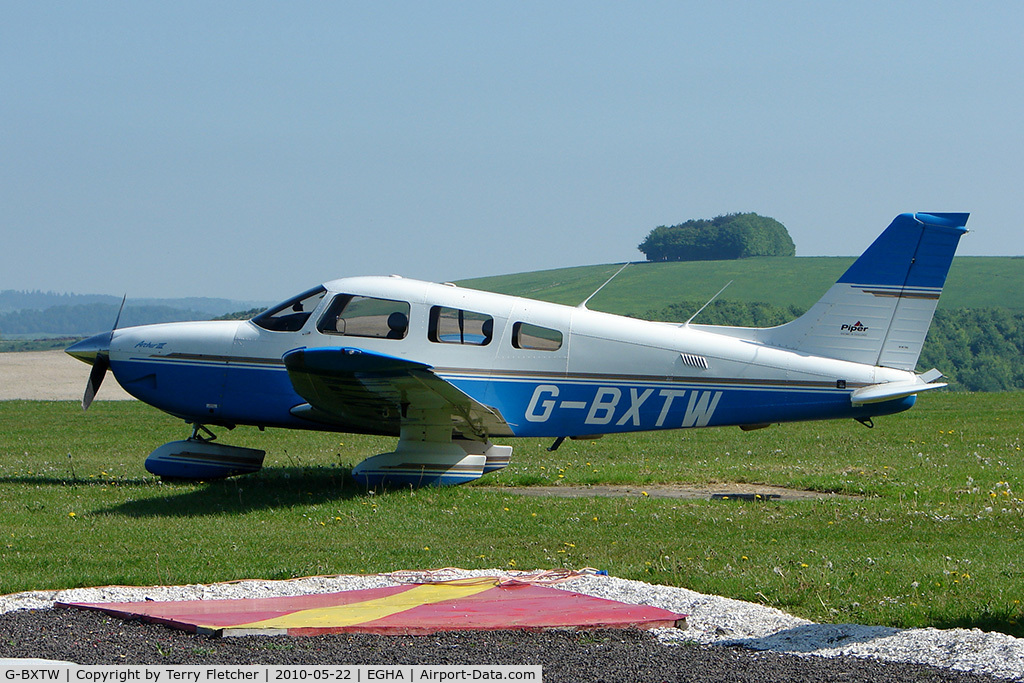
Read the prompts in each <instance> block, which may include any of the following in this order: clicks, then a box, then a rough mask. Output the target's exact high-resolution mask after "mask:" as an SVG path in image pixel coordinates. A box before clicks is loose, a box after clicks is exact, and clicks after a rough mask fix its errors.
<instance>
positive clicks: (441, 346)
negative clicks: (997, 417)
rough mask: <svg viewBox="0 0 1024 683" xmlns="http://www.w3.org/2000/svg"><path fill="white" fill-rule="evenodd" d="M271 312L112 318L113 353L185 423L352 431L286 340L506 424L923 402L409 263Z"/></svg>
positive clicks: (604, 428)
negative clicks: (443, 392)
mask: <svg viewBox="0 0 1024 683" xmlns="http://www.w3.org/2000/svg"><path fill="white" fill-rule="evenodd" d="M342 304H344V305H342ZM350 311H357V312H352V313H351V314H350V313H349V312H350ZM268 314H270V315H268ZM268 314H264V315H263V316H258V317H257V318H255V319H254V320H248V321H210V322H190V323H167V324H159V325H146V326H141V327H130V328H124V329H120V330H116V331H115V332H114V333H113V336H112V338H111V339H110V340H109V358H110V367H111V369H112V370H113V373H114V375H115V377H116V378H117V380H118V382H119V383H120V384H121V385H122V386H123V387H124V388H125V389H126V390H127V391H128V392H129V393H131V394H132V395H133V396H135V397H137V398H139V399H140V400H142V401H145V402H146V403H149V404H151V405H153V406H155V407H157V408H159V409H161V410H163V411H166V412H168V413H170V414H172V415H175V416H178V417H181V418H182V419H185V420H187V421H189V422H196V423H201V424H224V425H234V424H247V425H258V426H261V427H284V428H296V429H336V430H338V431H356V430H355V429H347V428H346V427H345V426H344V425H333V426H325V425H324V424H322V423H319V422H314V421H311V420H309V419H308V418H306V417H302V416H301V414H302V413H301V410H296V409H297V408H299V407H301V406H302V405H304V404H305V403H306V400H305V399H303V398H302V397H301V396H299V395H298V394H297V393H296V391H295V389H294V388H293V386H292V382H291V380H290V379H289V374H288V370H287V368H286V366H285V364H284V362H283V360H282V357H283V356H284V354H285V353H287V352H289V351H292V350H294V349H298V348H307V349H314V348H329V347H340V348H355V349H363V350H366V351H370V352H373V353H377V354H385V355H388V356H393V357H397V358H401V359H405V360H410V361H416V362H419V363H424V364H426V365H429V366H430V367H431V368H432V369H433V372H434V373H435V374H436V375H437V376H439V377H441V378H442V379H444V380H446V381H448V382H450V383H451V384H452V385H454V386H455V387H457V388H458V389H460V390H461V391H462V392H464V393H465V394H467V395H469V396H470V397H472V398H473V399H474V400H476V401H478V402H479V403H481V404H484V405H486V406H490V407H492V408H493V409H494V410H496V411H497V412H498V413H500V415H501V416H502V417H503V418H504V422H505V424H506V425H507V428H503V429H504V430H505V431H499V432H497V433H495V434H494V435H495V436H502V435H506V436H508V435H510V436H555V437H559V436H570V437H571V436H583V435H593V434H606V433H615V432H626V431H638V430H652V429H679V428H687V427H706V426H720V425H740V426H758V425H763V424H769V423H774V422H785V421H795V420H817V419H832V418H844V417H853V418H863V417H871V416H877V415H883V414H888V413H894V412H898V411H901V410H905V409H907V408H909V407H910V406H911V405H913V402H914V397H913V396H907V397H903V398H899V399H896V400H892V401H886V402H881V403H874V404H871V405H867V406H854V405H852V403H851V398H850V397H851V393H852V392H853V391H854V390H855V389H857V388H860V387H865V386H869V385H875V384H879V383H884V382H898V381H910V380H913V378H914V377H915V375H914V374H913V373H912V372H907V371H903V370H897V369H893V368H886V367H876V366H872V365H866V364H861V363H854V362H849V361H842V360H835V359H830V358H825V357H820V356H812V355H808V354H805V353H799V352H797V351H792V350H787V349H783V348H777V347H772V346H768V345H765V344H763V343H759V342H757V341H755V340H753V339H743V338H741V337H738V336H736V333H735V331H733V332H731V333H730V334H728V335H724V334H716V333H715V332H714V328H713V327H710V326H701V327H700V328H697V327H692V326H681V325H678V324H673V323H659V322H650V321H643V320H636V319H632V318H627V317H622V316H617V315H610V314H606V313H600V312H596V311H590V310H587V309H585V308H574V307H569V306H562V305H558V304H551V303H545V302H540V301H534V300H530V299H523V298H518V297H512V296H506V295H501V294H494V293H490V292H481V291H477V290H471V289H465V288H461V287H456V286H454V285H445V284H436V283H428V282H421V281H417V280H409V279H403V278H397V277H357V278H346V279H341V280H334V281H332V282H329V283H326V284H325V285H323V287H322V288H316V289H314V290H310V291H309V292H306V293H304V294H303V295H300V296H299V297H296V298H295V299H293V300H290V301H288V302H285V304H282V306H279V307H276V308H275V309H271V311H268ZM395 315H397V316H398V317H397V318H396V317H394V316H395ZM403 315H404V316H405V320H404V327H401V328H399V325H400V324H401V323H403V321H402V320H401V317H402V316H403ZM396 320H397V321H398V322H396ZM389 324H390V325H392V327H391V328H389V327H388V325H389Z"/></svg>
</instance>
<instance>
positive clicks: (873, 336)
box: [759, 213, 968, 370]
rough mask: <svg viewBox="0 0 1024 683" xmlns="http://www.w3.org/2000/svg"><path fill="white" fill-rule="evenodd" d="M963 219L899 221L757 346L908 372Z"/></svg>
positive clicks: (911, 217)
mask: <svg viewBox="0 0 1024 683" xmlns="http://www.w3.org/2000/svg"><path fill="white" fill-rule="evenodd" d="M967 217H968V214H966V213H933V214H927V213H918V214H911V213H905V214H900V215H899V216H897V217H896V219H895V220H893V222H892V223H891V224H890V225H889V227H888V228H886V229H885V232H883V233H882V234H881V235H879V237H878V239H876V240H875V241H874V243H872V244H871V246H870V247H868V249H867V251H865V252H864V253H863V254H862V255H861V257H860V258H858V259H857V260H856V261H855V262H854V264H853V265H852V266H850V268H849V270H847V271H846V273H844V274H843V276H842V277H840V278H839V280H838V281H837V282H836V283H835V284H834V285H832V287H831V289H829V290H828V292H826V293H825V296H823V297H822V298H821V300H820V301H818V303H816V304H814V306H812V307H811V309H810V310H809V311H807V313H805V314H804V315H802V316H801V317H799V318H797V319H796V320H794V321H793V322H791V323H788V324H786V325H781V326H779V327H774V328H771V329H767V330H762V331H761V332H762V334H760V335H759V338H760V340H761V341H763V342H765V343H768V344H771V345H773V346H781V347H784V348H788V349H794V350H796V351H801V352H804V353H808V354H813V355H818V356H826V357H829V358H837V359H839V360H848V361H853V362H855V363H866V364H869V365H881V366H885V367H890V368H898V369H900V370H913V369H914V367H915V366H916V365H917V359H918V357H919V356H920V355H921V348H922V347H923V346H924V338H925V335H926V334H927V333H928V327H929V326H930V325H931V321H932V315H933V314H934V313H935V306H936V305H937V304H938V302H939V295H940V294H941V293H942V286H943V284H945V282H946V274H947V273H948V272H949V266H950V264H951V263H952V262H953V254H954V253H955V252H956V247H957V244H958V242H959V241H960V238H961V237H962V236H963V235H964V233H966V232H967V229H966V228H965V227H964V225H966V223H967Z"/></svg>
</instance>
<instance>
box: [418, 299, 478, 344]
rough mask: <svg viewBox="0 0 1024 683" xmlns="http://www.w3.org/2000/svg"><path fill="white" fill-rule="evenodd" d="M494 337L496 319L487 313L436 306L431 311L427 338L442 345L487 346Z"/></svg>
mask: <svg viewBox="0 0 1024 683" xmlns="http://www.w3.org/2000/svg"><path fill="white" fill-rule="evenodd" d="M493 336H494V318H493V317H491V316H489V315H487V314H486V313H474V312H473V311H464V310H462V309H461V308H447V307H445V306H434V307H432V308H431V309H430V329H429V330H428V331H427V338H429V339H430V341H432V342H438V343H440V344H469V345H472V346H486V345H487V344H490V343H491V337H493Z"/></svg>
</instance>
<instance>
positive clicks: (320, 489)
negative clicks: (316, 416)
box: [99, 467, 374, 518]
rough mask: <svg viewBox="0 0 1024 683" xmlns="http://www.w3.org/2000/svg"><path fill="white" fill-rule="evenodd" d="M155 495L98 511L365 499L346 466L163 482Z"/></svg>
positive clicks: (168, 511)
mask: <svg viewBox="0 0 1024 683" xmlns="http://www.w3.org/2000/svg"><path fill="white" fill-rule="evenodd" d="M145 481H147V482H148V485H149V486H160V487H161V493H162V495H160V496H154V497H147V498H145V499H140V500H131V501H126V502H124V503H120V504H118V505H114V506H111V507H109V508H106V509H103V510H99V512H101V513H106V514H114V515H124V516H127V517H139V518H142V517H196V516H203V515H222V514H225V513H227V514H232V513H235V514H241V513H249V512H253V511H254V510H269V509H281V508H288V507H294V506H298V505H316V504H323V503H331V502H337V501H343V500H351V499H355V498H363V497H367V498H368V497H371V496H372V495H374V494H371V493H369V492H368V491H367V489H366V488H365V487H362V486H359V485H357V484H356V483H355V481H354V480H353V478H352V468H350V467H281V468H274V469H273V470H267V471H264V472H262V473H260V474H257V475H256V476H252V477H248V478H246V479H224V480H217V481H211V482H208V483H206V484H202V485H200V486H198V487H197V486H196V484H195V483H194V482H182V483H180V484H178V483H175V482H166V483H163V484H154V483H153V480H152V479H149V480H145Z"/></svg>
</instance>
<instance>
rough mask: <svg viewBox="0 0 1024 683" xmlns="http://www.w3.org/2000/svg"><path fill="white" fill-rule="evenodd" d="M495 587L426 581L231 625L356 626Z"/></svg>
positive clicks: (471, 582) (475, 581)
mask: <svg viewBox="0 0 1024 683" xmlns="http://www.w3.org/2000/svg"><path fill="white" fill-rule="evenodd" d="M494 587H495V582H494V579H489V580H487V581H480V580H478V579H470V580H469V581H465V582H460V581H450V582H446V583H431V584H423V585H419V586H416V587H415V588H410V589H409V590H407V591H402V592H401V593H396V594H395V595H390V596H388V597H386V598H377V599H376V600H366V601H365V602H356V603H352V604H348V605H336V606H334V607H318V608H315V609H307V610H301V611H299V612H293V613H291V614H285V615H283V616H280V617H274V618H272V619H264V620H263V621H254V622H252V623H249V624H235V625H233V626H231V627H229V628H230V629H232V630H235V629H257V630H258V629H292V628H311V627H331V628H338V627H344V626H354V625H355V624H362V623H365V622H368V621H374V620H376V619H383V618H384V617H388V616H391V615H392V614H397V613H399V612H404V611H406V610H409V609H412V608H414V607H419V606H420V605H429V604H433V603H436V602H444V601H445V600H458V599H460V598H467V597H469V596H471V595H476V594H477V593H483V592H484V591H487V590H490V589H492V588H494ZM217 628H223V627H217Z"/></svg>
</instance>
